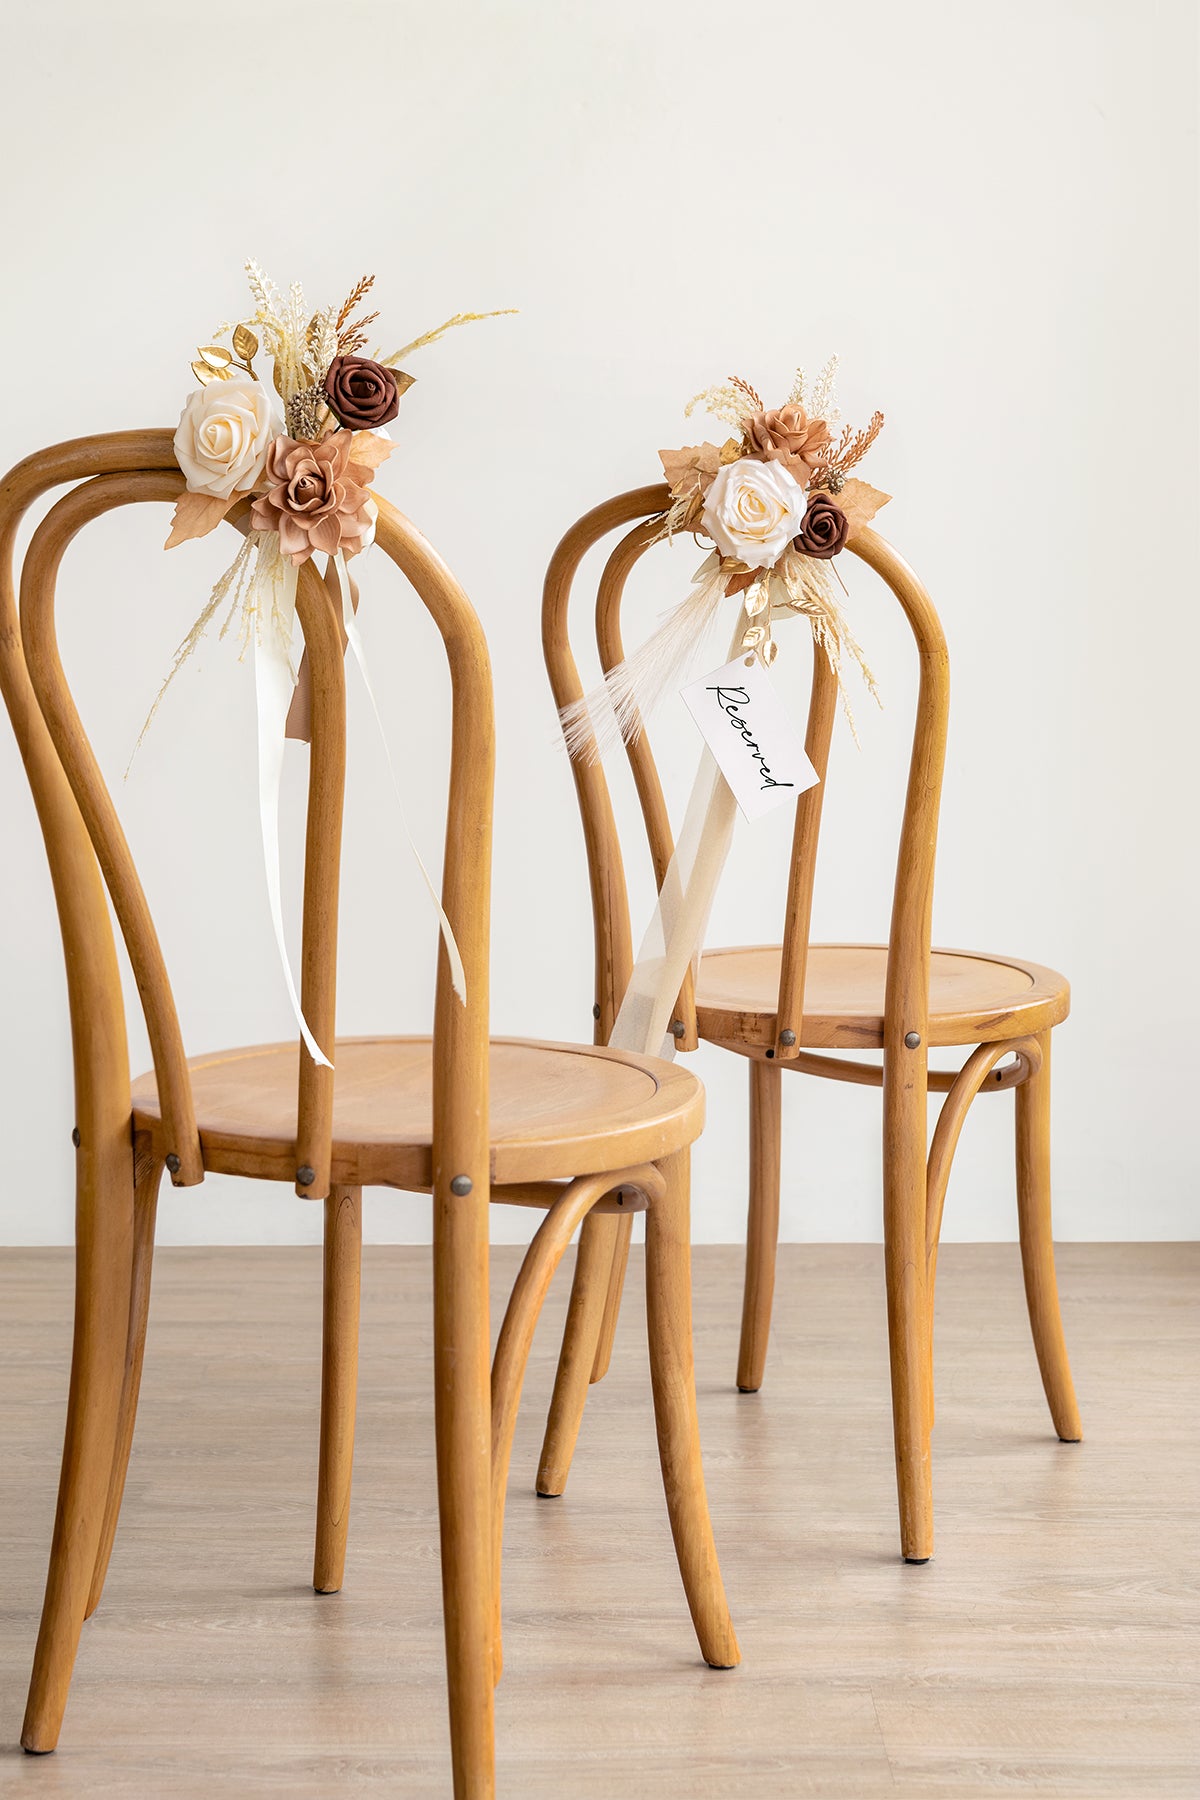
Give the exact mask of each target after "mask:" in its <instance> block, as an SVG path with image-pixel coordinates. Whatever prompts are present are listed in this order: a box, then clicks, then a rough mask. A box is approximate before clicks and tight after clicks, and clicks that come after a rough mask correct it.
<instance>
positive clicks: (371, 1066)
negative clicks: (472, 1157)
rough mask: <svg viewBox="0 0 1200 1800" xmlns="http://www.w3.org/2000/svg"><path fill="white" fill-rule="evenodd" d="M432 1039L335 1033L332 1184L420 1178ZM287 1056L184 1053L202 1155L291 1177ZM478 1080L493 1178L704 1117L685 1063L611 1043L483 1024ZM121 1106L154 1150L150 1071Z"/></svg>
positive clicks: (638, 1150)
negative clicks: (520, 1033)
mask: <svg viewBox="0 0 1200 1800" xmlns="http://www.w3.org/2000/svg"><path fill="white" fill-rule="evenodd" d="M432 1051H433V1045H432V1040H431V1039H430V1038H427V1037H371V1038H339V1039H338V1042H337V1048H336V1050H335V1052H334V1055H333V1062H334V1068H335V1077H334V1099H333V1164H332V1179H333V1182H334V1184H335V1185H336V1186H345V1187H396V1188H403V1189H405V1190H406V1191H408V1192H414V1191H417V1190H421V1189H428V1188H429V1187H431V1186H432V1182H433V1169H432V1141H433V1063H432ZM298 1057H299V1049H298V1046H297V1045H296V1044H295V1043H294V1042H293V1043H283V1044H265V1045H256V1046H250V1047H245V1048H241V1049H236V1050H222V1051H218V1052H217V1053H216V1054H214V1055H211V1056H201V1057H196V1058H193V1059H190V1060H189V1062H188V1075H189V1078H190V1081H191V1087H192V1092H193V1094H194V1095H195V1103H196V1122H197V1125H198V1127H199V1131H200V1144H201V1148H202V1151H203V1156H204V1166H205V1168H206V1169H208V1170H212V1171H214V1172H217V1173H220V1174H224V1175H251V1176H257V1177H260V1178H263V1179H266V1180H275V1181H294V1180H295V1179H296V1091H297V1088H296V1083H297V1068H298ZM490 1081H491V1092H490V1102H489V1110H488V1120H489V1136H490V1162H491V1179H492V1183H493V1185H494V1186H497V1187H502V1186H504V1185H505V1184H507V1183H513V1182H526V1181H543V1180H554V1179H558V1178H567V1177H572V1176H575V1175H578V1174H580V1173H581V1172H583V1171H586V1172H587V1173H588V1174H602V1173H604V1172H605V1171H607V1170H613V1169H624V1168H628V1167H630V1166H632V1165H634V1164H637V1163H644V1162H654V1161H657V1159H658V1158H659V1157H662V1156H669V1155H673V1154H674V1153H675V1152H676V1151H678V1150H682V1149H684V1148H685V1147H686V1146H687V1145H688V1144H690V1143H691V1142H692V1141H693V1140H694V1138H695V1137H696V1136H697V1134H698V1133H699V1131H700V1129H701V1126H702V1124H703V1120H704V1090H703V1088H702V1087H701V1085H700V1083H699V1081H698V1080H697V1079H696V1077H695V1076H694V1075H692V1074H691V1073H689V1071H688V1070H687V1069H684V1068H680V1067H679V1066H678V1065H676V1064H673V1063H668V1062H661V1061H659V1060H658V1059H657V1058H651V1057H638V1056H630V1055H627V1054H624V1053H623V1052H621V1051H618V1050H604V1049H594V1048H592V1047H590V1046H578V1045H575V1044H544V1043H538V1042H535V1041H532V1040H530V1039H528V1038H495V1039H493V1040H492V1044H491V1055H490ZM133 1107H134V1127H135V1129H136V1130H141V1131H146V1132H149V1133H150V1136H151V1142H152V1145H153V1148H154V1150H155V1151H156V1152H157V1153H158V1154H159V1155H161V1156H165V1155H166V1154H168V1153H169V1152H170V1150H171V1147H172V1146H171V1145H170V1144H169V1143H167V1142H166V1139H165V1137H164V1135H163V1134H164V1127H163V1124H162V1117H161V1111H160V1108H159V1103H158V1090H157V1087H156V1084H155V1078H154V1075H153V1073H151V1074H148V1075H143V1076H141V1077H140V1079H139V1080H138V1081H136V1082H135V1083H134V1087H133ZM501 1197H502V1196H499V1195H498V1196H497V1198H501Z"/></svg>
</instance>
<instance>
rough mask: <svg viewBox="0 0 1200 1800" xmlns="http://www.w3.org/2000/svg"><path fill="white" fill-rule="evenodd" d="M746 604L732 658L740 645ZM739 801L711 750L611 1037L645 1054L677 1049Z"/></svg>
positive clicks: (621, 1046)
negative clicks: (678, 1016) (680, 1005)
mask: <svg viewBox="0 0 1200 1800" xmlns="http://www.w3.org/2000/svg"><path fill="white" fill-rule="evenodd" d="M744 630H745V621H744V620H743V619H742V618H741V615H740V608H739V617H738V622H737V625H736V626H735V628H734V633H733V639H732V642H731V644H730V648H729V658H730V659H732V658H733V657H734V656H736V655H737V653H738V651H739V650H740V649H741V647H742V633H743V632H744ZM736 818H737V801H736V800H735V799H734V797H733V790H732V789H731V788H730V786H729V783H728V782H727V781H726V779H725V777H724V776H723V775H722V773H721V771H720V769H719V768H718V767H717V762H716V758H715V757H714V756H713V755H712V753H711V751H710V750H708V749H707V748H706V749H705V751H704V753H703V755H702V756H701V758H700V767H699V769H698V770H697V771H696V780H695V783H694V784H693V787H692V795H691V799H690V800H689V801H688V809H687V812H686V814H685V815H684V820H683V830H682V831H681V832H680V834H679V840H678V842H677V843H676V845H675V854H674V855H673V856H672V858H671V861H670V863H669V864H668V866H667V873H666V875H665V877H664V878H663V884H662V888H661V889H660V891H659V896H658V904H657V905H656V907H655V908H654V914H653V917H652V918H651V920H650V924H649V925H648V927H647V929H646V935H645V937H644V938H643V939H642V943H641V948H640V949H639V951H638V956H637V961H636V963H635V964H634V966H633V973H632V975H631V976H630V978H629V986H628V987H627V988H626V990H625V997H624V999H623V1000H622V1001H621V1008H620V1011H619V1012H618V1013H617V1017H616V1020H615V1021H614V1024H613V1028H612V1032H611V1034H610V1036H609V1040H608V1041H609V1044H610V1045H611V1046H612V1047H613V1048H614V1049H616V1050H632V1051H635V1052H636V1053H637V1054H639V1055H642V1056H662V1057H665V1058H667V1060H668V1061H669V1060H671V1059H672V1058H673V1057H674V1055H675V1039H674V1037H673V1036H672V1035H671V1033H670V1031H669V1030H668V1026H669V1025H670V1022H671V1017H672V1014H673V1013H674V1010H675V1003H676V1001H677V1000H678V998H679V990H680V988H681V987H682V986H683V978H684V976H685V975H686V973H687V970H688V967H689V965H692V966H694V967H698V965H699V959H700V951H701V949H702V948H703V945H704V934H705V932H706V931H707V929H708V916H709V913H710V912H711V911H712V903H713V897H714V895H715V894H716V891H717V884H718V882H719V881H720V879H721V871H722V870H723V869H724V867H725V859H726V858H727V856H728V855H729V846H730V844H731V843H732V842H733V827H734V822H735V820H736Z"/></svg>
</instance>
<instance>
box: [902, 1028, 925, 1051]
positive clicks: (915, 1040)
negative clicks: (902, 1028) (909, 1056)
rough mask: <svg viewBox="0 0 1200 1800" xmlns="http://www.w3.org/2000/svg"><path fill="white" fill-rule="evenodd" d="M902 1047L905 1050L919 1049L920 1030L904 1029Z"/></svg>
mask: <svg viewBox="0 0 1200 1800" xmlns="http://www.w3.org/2000/svg"><path fill="white" fill-rule="evenodd" d="M904 1047H905V1049H906V1050H919V1049H920V1048H921V1034H920V1032H919V1031H906V1032H905V1034H904Z"/></svg>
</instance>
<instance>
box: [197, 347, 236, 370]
mask: <svg viewBox="0 0 1200 1800" xmlns="http://www.w3.org/2000/svg"><path fill="white" fill-rule="evenodd" d="M196 354H197V355H198V356H199V358H200V361H201V362H206V363H207V364H208V366H209V368H210V369H225V368H228V366H229V364H230V363H231V362H232V361H233V357H232V355H231V354H230V352H229V351H228V350H226V348H225V346H224V345H223V344H201V346H200V348H199V350H198V351H197V353H196Z"/></svg>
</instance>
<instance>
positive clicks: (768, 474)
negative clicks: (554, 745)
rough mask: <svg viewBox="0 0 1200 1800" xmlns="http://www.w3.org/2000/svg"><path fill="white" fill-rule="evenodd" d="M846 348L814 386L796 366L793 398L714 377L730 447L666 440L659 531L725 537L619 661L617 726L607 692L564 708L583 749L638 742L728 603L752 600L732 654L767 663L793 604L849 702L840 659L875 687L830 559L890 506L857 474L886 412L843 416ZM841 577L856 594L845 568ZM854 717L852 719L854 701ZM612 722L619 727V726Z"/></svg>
mask: <svg viewBox="0 0 1200 1800" xmlns="http://www.w3.org/2000/svg"><path fill="white" fill-rule="evenodd" d="M836 375H837V358H836V357H832V358H831V359H830V361H829V362H828V363H827V364H826V365H825V367H824V368H823V369H822V370H821V372H820V374H819V375H818V376H817V378H816V380H815V381H814V382H813V383H812V385H811V387H810V386H809V384H808V381H807V379H806V377H805V374H804V371H803V370H802V369H801V370H798V371H797V374H796V379H795V382H794V383H793V386H792V390H791V393H790V394H789V395H788V397H787V399H786V400H785V401H784V403H783V405H782V406H778V407H766V406H764V404H763V402H762V400H761V398H760V397H759V395H758V394H757V393H756V391H755V390H754V388H753V387H751V386H750V384H749V382H747V381H743V380H742V379H741V378H740V377H739V376H731V377H730V379H729V380H728V381H727V382H725V383H723V384H722V385H720V386H717V387H711V388H706V389H705V390H704V391H703V392H702V393H699V394H697V395H696V396H695V397H694V399H692V400H691V401H689V403H688V405H687V408H686V416H688V417H690V416H691V414H692V413H693V412H694V411H696V410H697V409H698V408H703V410H705V411H706V412H708V413H710V414H712V415H713V416H714V417H715V418H718V419H720V420H721V421H722V422H723V423H724V424H726V425H728V426H731V427H732V428H733V435H732V436H730V437H728V438H726V440H725V442H724V443H723V444H719V445H718V444H712V443H703V444H696V445H692V446H690V447H687V448H684V449H681V450H660V451H659V457H660V460H661V462H662V466H663V473H664V475H665V477H666V481H667V486H668V488H669V489H670V494H671V501H670V505H669V506H668V508H667V510H666V511H665V512H664V513H663V515H662V517H661V519H660V520H659V522H658V528H657V532H656V535H657V536H658V537H660V538H671V537H674V536H675V535H676V534H677V533H680V532H690V533H692V534H693V535H694V536H695V538H696V539H697V541H698V542H701V541H703V540H707V541H708V542H710V543H711V544H712V545H713V546H714V548H713V550H712V551H711V553H710V554H709V555H708V556H707V557H706V559H705V561H704V562H703V563H702V564H701V565H700V567H699V569H697V571H696V574H695V576H694V578H693V588H692V592H691V594H690V595H689V596H688V597H687V599H686V600H684V601H683V602H682V603H681V604H680V605H679V606H678V607H676V608H675V609H674V611H673V612H671V613H670V614H668V616H667V618H666V619H665V620H664V622H663V624H662V625H661V626H660V627H659V629H658V630H657V631H656V632H655V633H654V634H653V635H652V636H651V637H650V638H649V639H648V640H647V642H646V643H645V644H644V645H643V646H642V647H641V649H640V650H638V651H636V652H635V653H634V654H633V655H632V656H630V657H628V658H626V660H625V661H624V662H623V663H620V664H619V665H618V666H617V667H616V668H615V669H613V670H611V671H610V672H609V674H608V676H607V678H606V681H605V691H606V692H607V695H608V699H609V700H610V701H611V703H612V713H611V717H612V719H613V721H614V726H609V725H608V723H607V719H606V715H605V712H604V710H603V708H602V707H599V706H598V705H597V701H598V700H599V699H601V698H602V696H601V695H600V693H599V692H597V693H595V694H590V695H587V696H586V697H585V698H584V699H583V700H582V701H579V702H576V704H575V705H574V706H570V707H567V708H565V709H564V713H563V724H564V728H565V731H566V737H567V745H568V748H569V749H570V750H571V752H572V754H573V755H574V754H583V755H586V756H596V755H601V754H603V752H604V751H605V750H606V749H607V748H608V747H609V746H610V745H611V743H612V742H613V741H614V738H615V730H619V732H620V735H621V737H623V738H624V739H625V741H626V742H627V743H628V742H631V741H632V740H634V739H635V738H636V737H637V736H638V735H639V733H640V732H641V730H642V727H643V722H644V719H645V716H646V714H647V713H648V712H649V711H650V710H652V708H653V706H654V705H655V704H656V703H657V701H658V700H659V699H660V698H661V697H662V695H663V694H664V693H665V692H666V691H667V689H668V688H669V687H670V686H671V685H672V683H676V684H677V683H678V680H679V679H680V677H681V672H682V665H683V664H684V662H685V661H686V660H688V659H689V658H690V656H691V654H692V653H693V650H694V646H695V645H696V644H697V642H698V641H699V639H700V638H701V636H702V635H703V634H704V633H705V631H706V629H707V627H708V626H709V625H710V624H711V623H712V621H713V620H714V619H715V618H716V617H717V615H718V613H719V612H720V610H721V603H722V602H723V601H724V600H725V599H727V598H729V597H730V596H733V595H738V594H740V595H741V597H742V609H741V615H740V617H741V618H742V626H741V630H740V635H739V636H738V639H737V642H735V644H734V651H733V652H731V654H732V653H734V652H736V651H737V649H738V648H739V647H740V649H741V650H744V651H747V652H753V653H754V654H755V655H757V656H758V657H759V658H760V659H761V660H762V662H763V663H764V665H766V666H767V667H769V666H770V664H771V663H772V662H773V661H774V659H775V655H776V651H777V649H778V645H777V644H776V642H775V639H774V636H773V632H772V622H773V620H778V619H780V618H784V617H787V616H788V615H789V614H797V613H799V614H803V615H804V616H805V617H807V618H808V620H809V622H810V625H811V627H812V631H813V636H814V638H815V640H816V642H817V645H818V647H819V648H820V649H821V650H823V651H824V653H825V654H826V656H827V657H828V658H829V662H830V665H831V667H832V668H833V670H834V673H835V675H836V676H837V678H838V686H839V689H840V691H841V693H842V699H843V703H845V701H846V694H845V687H844V685H843V682H842V675H841V669H842V660H843V656H844V655H845V654H849V655H850V656H851V657H852V658H853V659H854V660H855V661H856V662H857V663H858V665H859V668H860V669H861V670H862V673H863V677H864V679H865V680H866V683H867V685H868V687H869V689H870V691H871V693H872V694H873V695H875V697H876V698H878V695H877V693H876V688H875V681H874V677H873V676H872V675H871V672H870V670H869V669H868V667H867V665H866V663H865V661H864V659H863V655H862V651H861V650H860V649H859V646H858V644H857V643H856V642H855V639H854V636H853V633H852V632H851V631H850V628H849V625H848V623H847V621H846V618H845V615H844V613H843V611H842V608H841V604H840V602H839V600H838V597H837V593H836V591H835V589H834V586H833V582H832V580H831V578H830V570H831V569H833V570H834V573H836V569H835V567H834V562H833V559H834V558H836V557H837V556H838V554H839V553H840V552H841V551H842V550H843V549H844V548H845V546H846V544H847V543H848V542H849V540H850V538H851V537H852V536H853V534H854V532H856V531H857V530H858V529H859V528H860V527H861V526H863V525H866V524H868V523H869V522H870V521H871V520H872V519H873V518H874V517H875V514H876V513H877V512H878V511H879V509H880V507H881V506H884V505H886V503H887V501H888V499H889V496H888V495H887V494H884V493H881V492H880V490H879V489H878V488H874V487H871V486H870V485H869V483H867V482H865V481H862V480H860V479H859V478H858V477H856V476H854V475H852V474H851V470H853V469H855V468H857V466H858V464H859V463H860V462H861V461H862V459H863V457H864V456H865V455H866V453H867V451H868V450H869V449H870V448H871V445H872V444H873V443H874V442H875V439H876V438H877V437H878V436H879V433H880V431H881V430H882V429H883V414H882V413H881V412H876V413H874V414H873V415H872V417H871V420H870V422H869V423H868V424H867V425H866V426H864V427H863V428H862V429H860V430H855V429H854V428H852V427H851V426H849V425H845V426H843V427H842V428H841V430H840V431H838V432H837V435H836V436H835V429H836V427H837V426H838V425H839V423H840V415H839V412H838V408H837V403H836V396H835V384H836ZM837 579H838V582H839V585H841V586H842V590H843V592H844V591H845V587H844V583H842V582H841V577H840V575H838V576H837ZM846 712H847V717H848V718H849V719H850V725H851V729H852V730H853V724H854V722H853V718H852V717H851V716H850V711H849V706H848V705H847V706H846ZM614 727H615V729H614Z"/></svg>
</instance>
